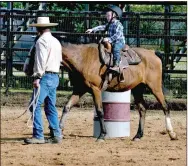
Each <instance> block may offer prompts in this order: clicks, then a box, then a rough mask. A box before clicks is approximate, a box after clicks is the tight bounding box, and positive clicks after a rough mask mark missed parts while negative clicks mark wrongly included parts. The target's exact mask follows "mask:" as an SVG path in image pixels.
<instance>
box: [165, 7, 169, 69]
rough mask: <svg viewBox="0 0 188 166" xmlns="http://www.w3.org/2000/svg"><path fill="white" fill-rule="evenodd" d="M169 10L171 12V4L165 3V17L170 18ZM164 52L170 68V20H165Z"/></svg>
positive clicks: (166, 62)
mask: <svg viewBox="0 0 188 166" xmlns="http://www.w3.org/2000/svg"><path fill="white" fill-rule="evenodd" d="M168 12H170V5H165V19H169V18H170V16H168V15H167V14H168ZM164 33H165V34H164V35H165V38H164V53H165V54H167V55H165V56H166V57H165V67H166V68H167V69H168V68H169V67H170V56H169V55H168V54H169V53H170V39H169V38H168V36H169V35H170V21H169V20H165V23H164Z"/></svg>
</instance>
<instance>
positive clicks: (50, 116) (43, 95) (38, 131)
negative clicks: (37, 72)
mask: <svg viewBox="0 0 188 166" xmlns="http://www.w3.org/2000/svg"><path fill="white" fill-rule="evenodd" d="M58 84H59V77H58V75H57V74H45V75H44V76H43V77H42V78H41V80H40V96H39V100H38V102H37V106H36V109H35V114H34V122H33V137H35V138H38V139H43V138H44V133H43V120H42V113H41V105H42V104H43V103H44V102H45V108H44V111H45V114H46V117H47V120H48V122H49V128H50V130H51V133H53V136H55V137H62V134H61V129H60V128H59V120H58V113H57V110H56V107H55V104H56V89H57V86H58Z"/></svg>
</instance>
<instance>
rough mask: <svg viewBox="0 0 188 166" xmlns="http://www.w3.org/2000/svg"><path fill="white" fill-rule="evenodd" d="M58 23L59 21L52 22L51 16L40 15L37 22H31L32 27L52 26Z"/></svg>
mask: <svg viewBox="0 0 188 166" xmlns="http://www.w3.org/2000/svg"><path fill="white" fill-rule="evenodd" d="M57 25H58V23H50V19H49V17H38V18H37V23H36V24H29V26H30V27H52V26H57Z"/></svg>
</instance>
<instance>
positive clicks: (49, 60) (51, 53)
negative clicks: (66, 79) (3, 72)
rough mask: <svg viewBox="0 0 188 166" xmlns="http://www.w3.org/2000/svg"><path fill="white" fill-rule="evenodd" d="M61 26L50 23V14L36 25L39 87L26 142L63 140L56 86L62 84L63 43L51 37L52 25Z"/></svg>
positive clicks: (36, 82)
mask: <svg viewBox="0 0 188 166" xmlns="http://www.w3.org/2000/svg"><path fill="white" fill-rule="evenodd" d="M56 25H58V24H57V23H50V21H49V17H38V18H37V23H36V24H30V26H32V27H36V28H37V32H38V34H39V36H40V37H39V39H38V40H37V42H36V45H35V47H36V53H35V62H34V69H33V71H34V77H35V80H34V82H33V86H34V87H35V88H38V89H39V90H40V94H39V99H38V101H37V103H36V109H35V110H33V111H34V121H33V137H32V138H27V139H25V140H24V142H25V143H26V144H43V143H61V141H62V134H61V130H60V128H59V120H58V113H57V110H56V106H55V104H56V89H57V87H58V84H59V77H58V72H59V68H60V63H61V61H62V48H61V44H60V42H59V41H58V40H57V39H56V38H55V37H53V36H52V34H51V32H50V27H52V26H56ZM44 102H45V108H44V111H45V114H46V117H47V120H48V122H49V128H50V134H51V137H50V138H49V139H47V140H45V139H44V133H43V120H42V112H41V105H42V104H43V103H44Z"/></svg>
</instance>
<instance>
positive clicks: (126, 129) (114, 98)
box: [93, 90, 131, 138]
mask: <svg viewBox="0 0 188 166" xmlns="http://www.w3.org/2000/svg"><path fill="white" fill-rule="evenodd" d="M130 102H131V91H130V90H129V91H126V92H106V91H105V92H102V103H103V110H104V123H105V127H106V131H107V134H106V138H115V137H126V136H130ZM99 135H100V124H99V120H98V117H97V115H96V111H95V114H94V130H93V136H94V137H95V138H97V137H98V136H99Z"/></svg>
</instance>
